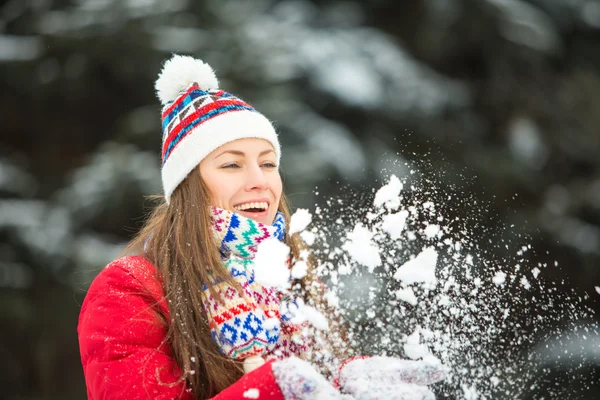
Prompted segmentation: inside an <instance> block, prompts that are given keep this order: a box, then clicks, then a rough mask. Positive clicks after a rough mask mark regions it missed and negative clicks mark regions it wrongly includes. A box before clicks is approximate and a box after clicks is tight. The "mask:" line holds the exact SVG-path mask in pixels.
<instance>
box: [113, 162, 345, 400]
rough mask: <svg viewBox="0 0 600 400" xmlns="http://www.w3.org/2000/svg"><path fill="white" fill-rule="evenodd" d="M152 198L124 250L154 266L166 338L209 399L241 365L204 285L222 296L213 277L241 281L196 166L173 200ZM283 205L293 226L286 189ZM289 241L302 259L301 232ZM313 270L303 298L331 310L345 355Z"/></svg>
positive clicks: (335, 348) (186, 375) (197, 392)
mask: <svg viewBox="0 0 600 400" xmlns="http://www.w3.org/2000/svg"><path fill="white" fill-rule="evenodd" d="M153 198H154V199H155V200H158V201H159V203H158V204H157V205H156V207H155V208H154V210H153V212H152V213H151V215H150V217H149V218H148V219H147V220H146V222H145V224H144V226H143V227H142V229H141V230H140V231H139V232H138V234H137V235H136V236H135V237H134V238H133V239H132V241H131V242H130V243H129V244H128V246H127V247H126V249H125V250H124V253H126V254H131V253H138V254H142V255H143V256H144V257H145V258H146V259H148V260H149V261H150V262H151V263H152V264H153V265H154V266H155V267H156V269H157V273H158V274H159V275H158V276H157V278H159V279H161V280H162V284H163V288H164V292H165V297H166V301H167V305H168V310H169V314H170V315H169V316H168V318H169V319H170V320H168V319H167V316H166V315H159V320H160V321H162V322H163V323H165V324H166V325H167V327H168V333H167V338H166V340H167V341H168V342H169V344H170V346H171V349H172V351H173V356H174V358H175V360H176V361H177V363H178V364H179V366H180V367H181V369H182V371H183V376H182V378H181V379H182V380H186V382H187V384H188V385H189V387H191V389H192V391H193V393H194V396H195V398H196V399H205V398H208V397H212V396H214V395H216V394H217V393H219V392H220V391H222V390H223V389H225V388H226V387H228V386H230V385H231V384H232V383H234V382H235V381H237V380H238V379H239V378H240V377H241V376H242V375H243V369H242V366H241V363H240V362H239V361H235V360H232V359H230V358H228V357H226V356H225V355H224V354H222V353H221V352H220V350H219V347H218V345H217V343H216V341H215V340H214V339H213V338H212V335H211V333H210V329H209V317H208V315H207V314H206V312H205V311H204V307H203V306H202V297H203V287H204V284H207V285H208V287H209V290H210V292H211V294H212V295H213V296H214V297H215V298H217V299H219V296H218V293H216V291H215V289H214V287H213V286H212V285H210V284H209V283H210V282H215V281H224V282H228V283H230V284H231V285H233V286H234V287H236V288H238V289H239V286H238V285H237V284H236V283H235V282H234V281H233V279H232V278H231V277H230V275H229V273H228V272H227V271H226V269H225V268H221V265H222V261H221V258H220V254H219V251H218V248H217V244H216V242H215V240H214V239H213V234H212V231H211V219H210V200H209V199H210V197H209V190H208V188H207V186H206V184H205V183H204V181H203V180H202V178H201V176H200V172H199V171H198V169H195V170H193V171H192V172H191V173H190V174H189V175H188V176H187V178H186V179H185V180H184V181H183V182H182V183H181V184H180V185H179V186H178V187H177V188H176V189H175V191H174V192H173V194H172V195H171V199H170V204H167V203H166V202H165V201H164V198H163V197H162V196H153ZM279 211H281V212H282V213H283V214H284V216H285V219H286V222H287V223H288V226H289V220H290V212H289V207H288V202H287V199H286V197H285V195H282V199H281V203H280V205H279ZM286 244H287V245H288V246H289V247H290V249H291V252H292V257H293V259H298V258H299V256H300V251H301V250H302V249H303V248H304V246H303V242H302V240H301V239H300V238H299V236H298V235H297V234H295V235H292V236H291V237H289V235H286ZM310 264H313V265H314V260H309V266H310ZM312 271H314V268H309V274H308V275H307V276H306V277H305V278H303V279H302V281H301V282H300V283H301V287H302V288H303V289H304V294H305V301H307V302H308V303H309V304H312V305H313V306H315V307H317V308H318V309H320V311H322V312H324V313H326V314H329V315H330V316H331V318H330V327H331V328H333V329H331V332H332V333H331V335H333V336H335V338H336V340H335V343H333V344H332V346H331V350H330V351H332V352H333V353H334V354H336V355H337V356H338V357H342V354H341V353H342V352H343V350H341V347H343V343H342V342H343V341H342V342H340V341H339V338H340V332H341V330H340V329H339V328H337V326H338V325H339V321H340V320H339V318H338V317H337V313H334V312H333V310H332V309H331V308H329V307H327V306H326V305H325V302H324V301H323V288H322V285H319V284H318V282H319V281H318V279H317V278H316V277H315V276H314V273H312ZM158 312H159V314H160V311H158ZM334 314H335V315H334ZM332 324H333V325H334V326H331V325H332ZM342 336H343V335H342ZM340 343H341V345H340ZM320 345H322V343H321V344H320ZM192 360H194V361H192ZM190 371H194V372H193V373H191V372H190Z"/></svg>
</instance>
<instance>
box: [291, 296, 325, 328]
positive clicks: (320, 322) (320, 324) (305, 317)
mask: <svg viewBox="0 0 600 400" xmlns="http://www.w3.org/2000/svg"><path fill="white" fill-rule="evenodd" d="M298 303H299V304H298V310H297V313H296V316H295V318H293V320H292V321H293V322H294V323H296V324H301V323H303V322H304V321H308V323H310V324H311V325H312V326H314V327H315V328H317V329H319V330H326V329H328V328H329V322H327V318H325V316H324V315H323V314H322V313H321V312H320V311H319V310H317V309H316V308H314V307H311V306H309V305H306V304H304V302H302V299H298Z"/></svg>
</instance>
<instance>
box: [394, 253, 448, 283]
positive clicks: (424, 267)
mask: <svg viewBox="0 0 600 400" xmlns="http://www.w3.org/2000/svg"><path fill="white" fill-rule="evenodd" d="M437 258H438V253H437V252H436V251H435V249H434V248H433V247H427V248H426V249H425V250H423V251H422V252H421V253H420V254H419V255H418V256H416V257H415V258H413V259H412V260H410V261H407V262H406V263H404V265H402V266H401V267H400V268H398V270H397V271H396V272H395V273H394V279H396V280H397V281H402V282H403V283H404V284H407V285H410V284H413V283H423V284H424V286H428V287H434V286H435V285H436V284H437V279H436V277H435V266H436V264H437Z"/></svg>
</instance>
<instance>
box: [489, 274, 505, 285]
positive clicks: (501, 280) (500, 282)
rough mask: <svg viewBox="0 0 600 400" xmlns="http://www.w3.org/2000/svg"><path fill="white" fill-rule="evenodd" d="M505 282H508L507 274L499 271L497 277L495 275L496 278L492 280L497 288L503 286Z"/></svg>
mask: <svg viewBox="0 0 600 400" xmlns="http://www.w3.org/2000/svg"><path fill="white" fill-rule="evenodd" d="M505 280H506V273H504V272H502V271H497V272H496V275H494V277H493V278H492V282H494V284H495V285H496V286H501V285H503V284H504V281H505Z"/></svg>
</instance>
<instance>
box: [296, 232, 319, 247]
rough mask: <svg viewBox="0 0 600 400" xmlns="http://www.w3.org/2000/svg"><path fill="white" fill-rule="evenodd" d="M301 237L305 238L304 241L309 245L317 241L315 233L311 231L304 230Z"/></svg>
mask: <svg viewBox="0 0 600 400" xmlns="http://www.w3.org/2000/svg"><path fill="white" fill-rule="evenodd" d="M300 237H301V238H302V240H304V243H306V244H307V245H308V246H312V245H313V244H314V243H315V239H316V237H315V234H314V233H312V232H309V231H302V232H301V233H300Z"/></svg>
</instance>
